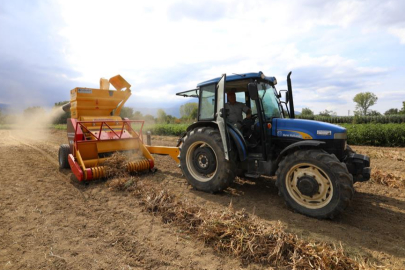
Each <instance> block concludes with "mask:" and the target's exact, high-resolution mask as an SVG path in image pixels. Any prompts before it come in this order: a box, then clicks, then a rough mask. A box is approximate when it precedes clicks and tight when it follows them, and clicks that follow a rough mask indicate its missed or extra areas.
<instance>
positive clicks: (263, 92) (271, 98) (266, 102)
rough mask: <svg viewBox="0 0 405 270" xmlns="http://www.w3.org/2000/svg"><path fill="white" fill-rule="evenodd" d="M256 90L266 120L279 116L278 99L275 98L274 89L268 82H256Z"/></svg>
mask: <svg viewBox="0 0 405 270" xmlns="http://www.w3.org/2000/svg"><path fill="white" fill-rule="evenodd" d="M258 90H259V97H260V100H261V101H262V106H263V113H264V116H265V118H266V120H270V119H272V118H280V117H281V112H280V101H279V99H278V98H277V92H276V89H275V88H274V87H273V86H271V85H270V84H268V83H263V82H261V83H259V84H258Z"/></svg>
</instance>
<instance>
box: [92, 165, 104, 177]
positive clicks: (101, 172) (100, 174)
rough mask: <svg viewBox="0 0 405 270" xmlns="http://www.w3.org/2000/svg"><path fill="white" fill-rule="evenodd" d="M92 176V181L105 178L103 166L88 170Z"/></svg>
mask: <svg viewBox="0 0 405 270" xmlns="http://www.w3.org/2000/svg"><path fill="white" fill-rule="evenodd" d="M90 169H91V173H92V174H93V179H100V178H104V177H106V168H105V167H104V166H99V167H93V168H90Z"/></svg>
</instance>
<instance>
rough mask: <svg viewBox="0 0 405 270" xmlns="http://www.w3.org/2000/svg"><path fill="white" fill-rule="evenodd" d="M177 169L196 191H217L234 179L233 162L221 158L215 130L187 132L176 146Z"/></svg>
mask: <svg viewBox="0 0 405 270" xmlns="http://www.w3.org/2000/svg"><path fill="white" fill-rule="evenodd" d="M180 167H181V169H182V171H183V173H184V175H185V177H186V179H187V181H188V183H189V184H190V185H191V186H193V187H194V188H195V189H197V190H201V191H205V192H218V191H222V190H224V189H226V188H227V187H228V186H229V185H230V184H231V183H232V181H233V179H234V178H235V167H236V165H235V160H234V158H233V156H232V155H230V158H229V160H226V159H225V154H224V148H223V144H222V140H221V136H220V134H219V132H218V130H216V129H214V128H211V127H199V128H195V129H193V130H192V131H189V132H188V133H187V135H186V136H185V137H184V139H183V144H182V145H181V146H180Z"/></svg>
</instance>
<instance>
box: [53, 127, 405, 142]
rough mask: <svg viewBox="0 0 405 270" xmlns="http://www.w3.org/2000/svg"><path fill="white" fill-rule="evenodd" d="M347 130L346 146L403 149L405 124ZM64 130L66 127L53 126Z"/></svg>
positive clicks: (168, 132)
mask: <svg viewBox="0 0 405 270" xmlns="http://www.w3.org/2000/svg"><path fill="white" fill-rule="evenodd" d="M339 125H340V126H343V127H345V128H346V129H347V134H348V144H351V145H371V146H386V147H405V124H339ZM53 127H54V128H56V129H65V127H66V125H54V126H53ZM187 127H188V125H187V124H156V125H147V126H144V127H143V134H146V132H147V131H151V133H152V134H153V135H165V136H180V135H181V134H183V133H184V132H185V131H186V129H187Z"/></svg>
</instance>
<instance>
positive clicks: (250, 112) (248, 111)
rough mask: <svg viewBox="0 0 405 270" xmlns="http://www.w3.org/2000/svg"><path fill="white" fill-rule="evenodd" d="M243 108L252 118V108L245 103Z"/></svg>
mask: <svg viewBox="0 0 405 270" xmlns="http://www.w3.org/2000/svg"><path fill="white" fill-rule="evenodd" d="M242 110H243V112H244V113H246V118H250V117H251V116H252V110H251V109H250V108H249V107H248V106H246V105H244V106H243V108H242Z"/></svg>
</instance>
